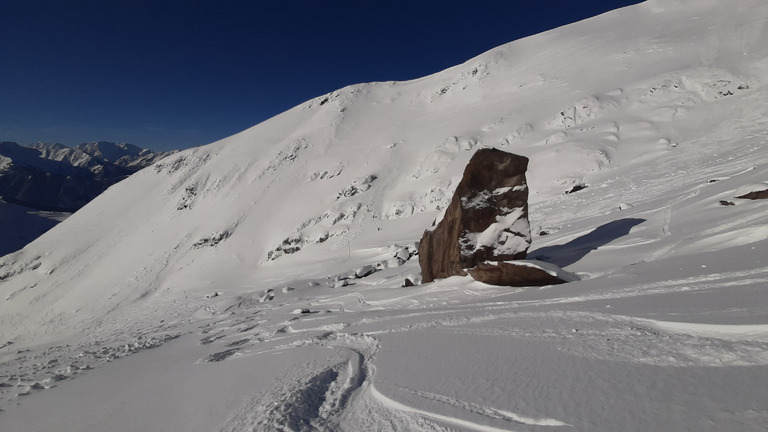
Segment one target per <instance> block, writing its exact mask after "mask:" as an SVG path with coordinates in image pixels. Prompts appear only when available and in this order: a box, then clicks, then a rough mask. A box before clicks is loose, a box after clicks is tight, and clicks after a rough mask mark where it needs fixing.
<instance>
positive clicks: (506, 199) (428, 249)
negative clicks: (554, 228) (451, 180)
mask: <svg viewBox="0 0 768 432" xmlns="http://www.w3.org/2000/svg"><path fill="white" fill-rule="evenodd" d="M527 168H528V158H526V157H524V156H518V155H515V154H512V153H507V152H504V151H501V150H497V149H490V148H487V149H480V150H478V151H477V152H476V153H475V154H474V156H472V159H471V160H470V161H469V164H468V165H467V167H466V168H465V169H464V176H463V177H462V179H461V182H460V183H459V185H458V186H457V187H456V192H455V194H454V195H453V198H452V199H451V203H450V205H449V206H448V208H447V209H446V212H445V216H444V217H443V219H442V220H440V221H439V223H437V224H436V226H433V227H432V228H430V229H429V230H427V231H426V232H425V233H424V236H423V237H422V239H421V242H420V244H419V264H420V265H421V272H422V281H423V282H431V281H433V280H434V279H436V278H446V277H449V276H454V275H461V276H465V275H466V274H467V273H466V271H465V269H469V268H473V267H475V266H477V265H478V264H480V263H482V262H485V261H511V260H520V259H525V257H526V254H527V252H528V247H529V246H530V244H531V232H530V225H529V223H528V185H527V183H526V179H525V171H526V169H527Z"/></svg>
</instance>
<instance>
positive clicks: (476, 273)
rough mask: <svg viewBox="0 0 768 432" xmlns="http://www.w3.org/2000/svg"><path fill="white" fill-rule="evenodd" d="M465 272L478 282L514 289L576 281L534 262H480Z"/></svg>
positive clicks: (569, 276) (571, 276)
mask: <svg viewBox="0 0 768 432" xmlns="http://www.w3.org/2000/svg"><path fill="white" fill-rule="evenodd" d="M467 272H468V273H469V274H470V276H472V278H473V279H474V280H476V281H479V282H484V283H487V284H490V285H501V286H514V287H525V286H544V285H557V284H562V283H566V282H570V281H572V280H575V279H576V278H575V277H574V276H573V275H571V274H570V273H567V272H565V271H563V270H560V268H559V267H556V266H554V265H552V264H546V263H541V262H538V263H537V262H535V261H506V262H482V263H480V264H478V265H477V266H476V267H474V268H471V269H469V270H467Z"/></svg>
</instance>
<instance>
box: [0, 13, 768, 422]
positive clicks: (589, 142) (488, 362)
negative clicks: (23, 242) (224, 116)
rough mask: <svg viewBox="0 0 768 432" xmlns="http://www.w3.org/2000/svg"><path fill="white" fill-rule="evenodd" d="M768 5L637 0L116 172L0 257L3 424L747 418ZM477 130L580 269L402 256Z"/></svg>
mask: <svg viewBox="0 0 768 432" xmlns="http://www.w3.org/2000/svg"><path fill="white" fill-rule="evenodd" d="M766 22H768V4H766V2H764V1H763V0H729V1H725V0H695V1H694V0H674V1H673V0H649V1H646V2H644V3H641V4H639V5H635V6H631V7H628V8H624V9H620V10H617V11H613V12H610V13H607V14H604V15H601V16H598V17H595V18H592V19H589V20H586V21H583V22H579V23H576V24H573V25H569V26H565V27H561V28H558V29H556V30H553V31H550V32H546V33H543V34H540V35H537V36H533V37H530V38H526V39H523V40H520V41H517V42H513V43H510V44H506V45H503V46H501V47H498V48H495V49H493V50H491V51H489V52H487V53H484V54H482V55H480V56H478V57H476V58H474V59H471V60H469V61H467V62H466V63H464V64H461V65H458V66H455V67H453V68H450V69H448V70H445V71H443V72H440V73H437V74H434V75H431V76H428V77H425V78H422V79H418V80H413V81H407V82H380V83H370V84H361V85H355V86H350V87H347V88H344V89H340V90H338V91H334V92H333V93H330V94H328V95H324V96H320V97H318V98H315V99H313V100H310V101H308V102H306V103H304V104H302V105H300V106H298V107H296V108H293V109H291V110H289V111H287V112H285V113H283V114H281V115H279V116H277V117H274V118H272V119H270V120H268V121H265V122H263V123H261V124H259V125H257V126H254V127H253V128H251V129H249V130H247V131H244V132H242V133H240V134H237V135H235V136H232V137H229V138H227V139H224V140H221V141H219V142H216V143H213V144H210V145H207V146H204V147H200V148H195V149H190V150H187V151H184V152H181V153H178V154H176V155H172V156H169V157H168V158H166V159H164V160H163V161H161V162H158V163H156V164H155V165H154V166H153V167H152V168H150V169H145V170H142V171H140V172H138V173H137V174H135V175H133V176H131V177H130V178H129V179H127V180H125V181H123V182H121V183H118V184H117V185H115V186H113V187H111V188H110V189H109V190H108V191H106V192H105V193H104V194H102V195H101V196H99V197H98V198H97V199H96V200H94V201H92V202H91V203H89V204H88V205H87V206H85V207H84V208H82V209H81V210H79V211H78V212H77V213H75V214H74V215H72V216H71V217H69V218H68V219H67V220H65V221H64V222H62V223H61V224H59V225H57V226H56V227H55V228H54V229H52V230H50V231H49V232H47V233H46V234H44V235H43V236H41V237H40V238H38V239H37V240H36V241H34V242H33V243H31V244H29V245H28V246H27V247H25V248H24V249H23V250H21V251H19V252H15V253H12V254H10V255H6V256H4V257H2V258H0V409H2V410H3V411H0V430H3V431H51V430H56V431H63V432H67V431H83V430H88V431H95V430H109V431H114V432H120V431H138V430H165V431H185V432H189V431H218V432H229V431H243V430H249V431H274V430H298V431H307V430H327V431H337V430H345V431H361V430H378V431H405V430H408V431H446V430H466V431H495V430H513V431H560V430H563V431H564V430H578V431H617V430H621V431H651V430H659V431H678V430H679V431H682V430H690V431H694V430H695V431H732V430H739V431H761V432H762V431H765V430H766V425H768V396H767V393H766V389H767V388H768V308H766V304H768V301H767V300H768V298H767V297H766V295H767V294H766V287H767V286H768V262H766V257H768V228H766V221H765V215H766V213H767V212H768V207H766V206H768V201H766V200H742V199H736V198H735V197H736V196H737V194H738V193H741V192H742V191H743V190H744V189H745V188H746V189H753V186H754V185H759V184H764V183H765V182H766V181H768V104H766V101H768V87H766V77H768V60H766V59H768V31H766V25H765V23H766ZM482 147H498V148H500V149H502V150H505V151H510V152H513V153H517V154H522V155H524V156H526V157H528V158H529V159H530V164H529V167H528V172H527V175H526V176H527V182H528V187H529V188H530V190H529V192H530V194H529V220H530V223H531V227H532V228H533V230H532V231H533V233H534V235H533V238H532V241H533V243H532V247H531V250H530V252H529V257H530V258H531V259H532V260H538V261H540V262H543V263H551V264H554V265H557V266H560V267H562V268H564V269H565V270H566V271H568V272H570V273H574V274H576V275H577V276H578V278H579V280H577V281H573V282H570V283H567V284H561V285H555V286H548V287H542V288H531V287H523V288H510V287H494V286H489V285H485V284H482V283H479V282H475V281H473V280H472V279H471V278H468V277H451V278H447V279H443V280H440V281H436V282H434V283H429V284H418V283H419V281H420V277H419V268H418V265H417V263H416V260H415V259H414V258H413V257H412V255H413V253H414V251H415V247H414V246H415V245H414V242H415V241H417V240H418V239H419V238H420V236H421V234H422V233H423V230H424V229H425V228H426V227H428V226H430V225H431V224H432V221H433V220H434V219H435V218H436V217H438V215H439V212H440V211H441V210H443V209H444V208H445V206H446V205H447V198H446V197H450V196H451V195H452V192H453V189H455V187H456V184H457V183H458V181H459V180H460V178H461V173H462V170H463V168H464V166H465V165H466V163H467V161H468V160H469V158H470V157H471V155H472V153H473V151H474V150H475V149H477V148H482ZM315 173H317V175H315ZM374 176H375V179H374ZM368 179H371V180H370V181H368ZM712 180H715V181H712ZM577 184H584V185H589V187H587V188H585V189H582V190H579V191H578V192H576V193H570V194H563V191H566V190H568V189H569V188H571V187H572V186H574V185H577ZM189 188H193V189H194V191H195V192H194V194H192V193H189V192H188V190H190V189H189ZM722 200H725V201H733V202H734V205H732V206H722V205H720V204H719V201H722ZM180 203H184V204H185V206H182V207H184V208H183V209H181V210H179V209H178V207H179V206H180ZM350 209H356V210H354V211H350ZM342 214H343V215H344V216H343V217H341V215H342ZM339 217H341V219H338V218H339ZM337 219H338V220H337ZM334 221H335V224H334ZM499 223H500V224H503V221H500V222H499ZM326 233H327V234H328V236H327V238H326V239H325V240H324V241H322V242H321V241H320V239H322V238H324V237H325V235H326ZM331 234H333V235H331ZM544 234H546V235H544ZM286 239H299V240H298V242H296V244H295V246H300V249H298V250H296V251H294V252H293V253H290V254H287V253H285V252H286V247H287V248H291V247H293V246H291V245H293V243H292V242H294V240H290V241H289V243H290V244H291V245H287V246H286V247H283V248H282V251H283V253H282V255H281V256H280V257H279V259H268V258H267V257H268V253H269V252H270V251H275V250H277V247H276V246H277V245H281V244H282V243H283V241H284V240H286ZM537 265H540V266H542V267H544V268H546V264H537ZM367 266H370V267H367ZM372 269H376V270H377V271H375V272H369V271H370V270H372ZM405 279H409V280H410V281H412V282H415V283H416V286H412V287H404V285H405V284H404V281H405ZM297 311H298V312H297Z"/></svg>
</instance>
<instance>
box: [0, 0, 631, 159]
mask: <svg viewBox="0 0 768 432" xmlns="http://www.w3.org/2000/svg"><path fill="white" fill-rule="evenodd" d="M638 2H639V1H638V0H582V1H573V0H568V1H565V0H539V1H513V0H507V1H485V0H475V1H463V2H453V1H418V0H411V1H388V2H384V1H368V0H357V1H353V0H344V1H342V0H339V1H336V0H328V1H318V0H315V1H286V0H284V1H278V2H264V1H241V0H207V1H204V0H0V141H16V142H19V143H21V144H28V143H31V142H35V141H46V142H60V143H64V144H67V145H76V144H79V143H82V142H87V141H96V140H105V141H116V142H130V143H133V144H136V145H139V146H141V147H147V148H151V149H154V150H169V149H181V148H187V147H192V146H198V145H203V144H207V143H210V142H213V141H216V140H218V139H221V138H224V137H226V136H229V135H232V134H234V133H237V132H240V131H242V130H244V129H247V128H249V127H251V126H253V125H255V124H257V123H259V122H261V121H263V120H266V119H268V118H270V117H272V116H274V115H276V114H279V113H280V112H283V111H285V110H287V109H289V108H292V107H293V106H295V105H298V104H300V103H301V102H303V101H306V100H308V99H311V98H313V97H316V96H319V95H321V94H324V93H327V92H330V91H333V90H336V89H338V88H341V87H344V86H346V85H349V84H355V83H360V82H370V81H389V80H398V81H402V80H408V79H414V78H418V77H421V76H425V75H428V74H431V73H434V72H438V71H440V70H443V69H445V68H448V67H450V66H453V65H456V64H459V63H462V62H464V61H466V60H469V59H470V58H472V57H474V56H476V55H478V54H481V53H482V52H485V51H487V50H489V49H491V48H494V47H496V46H499V45H502V44H504V43H507V42H510V41H513V40H516V39H519V38H522V37H525V36H528V35H531V34H535V33H539V32H541V31H545V30H548V29H551V28H554V27H558V26H561V25H564V24H567V23H570V22H575V21H579V20H582V19H585V18H588V17H590V16H594V15H597V14H600V13H602V12H606V11H608V10H612V9H616V8H619V7H623V6H627V5H630V4H635V3H638Z"/></svg>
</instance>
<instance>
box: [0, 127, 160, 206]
mask: <svg viewBox="0 0 768 432" xmlns="http://www.w3.org/2000/svg"><path fill="white" fill-rule="evenodd" d="M171 153H173V152H153V151H151V150H147V149H142V148H140V147H137V146H135V145H132V144H125V143H119V144H116V143H111V142H104V141H100V142H91V143H84V144H80V145H78V146H76V147H67V146H65V145H63V144H50V143H42V142H40V143H35V144H30V145H28V146H22V145H19V144H17V143H15V142H0V197H2V199H3V200H4V201H6V202H9V203H13V204H19V205H23V206H26V207H31V208H34V209H37V210H51V211H65V212H74V211H76V210H77V209H79V208H80V207H82V206H84V205H85V204H87V203H88V202H89V201H91V200H92V199H93V198H95V197H96V196H98V195H99V194H101V193H102V192H104V191H105V190H106V189H107V188H108V187H109V186H111V185H113V184H115V183H117V182H118V181H120V180H123V179H125V178H126V177H128V176H129V175H131V174H133V173H135V172H137V171H138V170H140V169H142V168H144V167H146V166H148V165H151V164H153V163H155V162H156V161H158V160H160V159H162V158H164V157H165V156H167V155H169V154H171Z"/></svg>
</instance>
